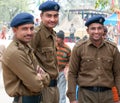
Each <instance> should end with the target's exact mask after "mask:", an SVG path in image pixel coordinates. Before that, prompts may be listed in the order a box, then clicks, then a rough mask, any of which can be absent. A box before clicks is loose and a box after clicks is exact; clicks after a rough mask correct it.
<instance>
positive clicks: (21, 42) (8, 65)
mask: <svg viewBox="0 0 120 103" xmlns="http://www.w3.org/2000/svg"><path fill="white" fill-rule="evenodd" d="M33 19H34V18H33V16H32V15H31V14H29V13H20V14H17V15H16V16H15V17H14V18H13V20H12V21H11V24H10V26H11V27H12V30H13V32H14V39H13V41H12V42H11V43H10V45H9V46H8V47H7V49H6V51H5V52H4V55H3V62H2V68H3V79H4V85H5V90H6V92H7V94H8V95H9V96H11V97H14V101H13V103H39V102H40V97H41V96H40V92H41V90H42V89H43V88H45V87H46V86H48V84H49V82H50V77H49V75H48V74H47V73H46V72H45V71H44V70H43V69H42V68H43V67H42V66H41V67H40V66H39V65H38V62H37V59H36V57H35V56H34V54H33V50H32V48H31V46H30V45H29V42H30V41H31V39H32V37H33V35H34V21H33ZM21 99H22V100H21Z"/></svg>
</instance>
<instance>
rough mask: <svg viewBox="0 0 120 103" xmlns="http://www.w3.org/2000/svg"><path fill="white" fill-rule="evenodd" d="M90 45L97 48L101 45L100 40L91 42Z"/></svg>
mask: <svg viewBox="0 0 120 103" xmlns="http://www.w3.org/2000/svg"><path fill="white" fill-rule="evenodd" d="M92 43H93V44H94V45H95V46H96V47H99V46H100V45H101V43H102V40H99V41H92Z"/></svg>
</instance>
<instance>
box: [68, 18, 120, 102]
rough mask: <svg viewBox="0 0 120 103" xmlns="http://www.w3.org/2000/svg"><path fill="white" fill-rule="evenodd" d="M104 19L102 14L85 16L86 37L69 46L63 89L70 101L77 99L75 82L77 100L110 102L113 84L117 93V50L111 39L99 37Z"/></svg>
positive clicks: (119, 78)
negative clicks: (66, 87) (69, 54)
mask: <svg viewBox="0 0 120 103" xmlns="http://www.w3.org/2000/svg"><path fill="white" fill-rule="evenodd" d="M104 21H105V19H104V17H102V16H94V17H91V18H89V19H88V20H87V21H86V23H85V26H87V33H88V34H89V39H88V40H84V41H79V42H78V43H77V44H76V45H75V46H74V48H73V51H72V55H71V58H70V63H69V64H70V66H69V72H68V90H67V96H68V97H69V100H70V103H77V101H76V94H75V88H76V85H77V84H78V85H79V88H80V89H79V91H78V94H79V95H78V103H114V102H113V95H112V90H111V88H112V87H113V86H114V85H116V87H117V89H118V91H119V96H120V63H119V61H120V53H119V51H118V48H117V46H116V45H114V43H112V42H109V41H105V40H104V39H103V34H104V25H103V23H104Z"/></svg>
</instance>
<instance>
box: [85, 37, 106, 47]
mask: <svg viewBox="0 0 120 103" xmlns="http://www.w3.org/2000/svg"><path fill="white" fill-rule="evenodd" d="M105 44H106V43H105V41H104V40H102V43H101V45H100V46H99V47H102V46H103V45H105ZM87 45H88V46H89V45H93V46H95V45H94V44H93V42H92V41H91V40H90V39H89V40H88V42H87ZM95 47H96V46H95Z"/></svg>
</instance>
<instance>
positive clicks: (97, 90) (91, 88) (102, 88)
mask: <svg viewBox="0 0 120 103" xmlns="http://www.w3.org/2000/svg"><path fill="white" fill-rule="evenodd" d="M80 88H83V89H87V90H90V91H93V92H104V91H107V90H111V88H108V87H99V86H93V87H80Z"/></svg>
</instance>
